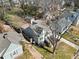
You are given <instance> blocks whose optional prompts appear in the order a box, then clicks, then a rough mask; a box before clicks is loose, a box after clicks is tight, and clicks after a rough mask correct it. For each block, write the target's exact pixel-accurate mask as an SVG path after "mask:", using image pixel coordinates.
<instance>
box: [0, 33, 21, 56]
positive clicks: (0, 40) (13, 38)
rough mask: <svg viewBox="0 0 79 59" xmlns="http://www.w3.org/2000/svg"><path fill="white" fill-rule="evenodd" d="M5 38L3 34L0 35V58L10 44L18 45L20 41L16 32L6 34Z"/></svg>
mask: <svg viewBox="0 0 79 59" xmlns="http://www.w3.org/2000/svg"><path fill="white" fill-rule="evenodd" d="M6 33H7V35H6V38H4V37H3V36H4V34H5V33H1V34H0V56H2V55H3V54H4V53H5V52H6V50H7V49H8V47H9V46H10V44H11V43H14V44H19V42H20V41H21V36H19V34H18V33H16V32H6Z"/></svg>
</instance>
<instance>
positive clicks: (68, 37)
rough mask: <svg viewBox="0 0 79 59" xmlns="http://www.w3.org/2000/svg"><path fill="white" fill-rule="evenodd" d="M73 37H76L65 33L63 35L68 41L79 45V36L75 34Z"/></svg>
mask: <svg viewBox="0 0 79 59" xmlns="http://www.w3.org/2000/svg"><path fill="white" fill-rule="evenodd" d="M73 35H74V37H72V36H71V35H70V34H69V33H65V34H64V35H63V38H65V39H67V40H68V41H70V42H72V43H74V44H76V45H79V40H76V38H79V35H75V34H73Z"/></svg>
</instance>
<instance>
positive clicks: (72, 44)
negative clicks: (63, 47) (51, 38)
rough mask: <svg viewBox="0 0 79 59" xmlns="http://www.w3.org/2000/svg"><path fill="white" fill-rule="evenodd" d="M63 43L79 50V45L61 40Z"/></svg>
mask: <svg viewBox="0 0 79 59" xmlns="http://www.w3.org/2000/svg"><path fill="white" fill-rule="evenodd" d="M61 42H64V43H66V44H68V45H70V46H71V47H73V48H76V49H79V46H78V45H76V44H74V43H72V42H70V41H68V40H66V39H64V38H61Z"/></svg>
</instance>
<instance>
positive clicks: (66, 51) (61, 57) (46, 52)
mask: <svg viewBox="0 0 79 59" xmlns="http://www.w3.org/2000/svg"><path fill="white" fill-rule="evenodd" d="M34 47H35V48H36V49H37V50H38V51H39V52H40V53H41V54H42V55H43V56H44V57H45V59H71V58H72V57H73V56H74V53H75V51H76V50H75V49H74V48H72V47H70V46H68V45H67V44H65V43H62V42H61V43H59V45H58V47H57V49H56V52H55V55H53V54H52V49H51V48H48V47H45V48H46V49H43V48H39V47H37V46H34Z"/></svg>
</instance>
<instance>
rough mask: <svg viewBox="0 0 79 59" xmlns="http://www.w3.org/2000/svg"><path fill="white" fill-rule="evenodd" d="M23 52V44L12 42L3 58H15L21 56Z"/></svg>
mask: <svg viewBox="0 0 79 59" xmlns="http://www.w3.org/2000/svg"><path fill="white" fill-rule="evenodd" d="M22 53H23V50H22V46H20V45H15V44H11V45H10V46H9V48H8V50H7V51H6V53H5V54H4V55H3V58H4V59H14V58H15V57H17V56H19V55H20V54H22Z"/></svg>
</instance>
